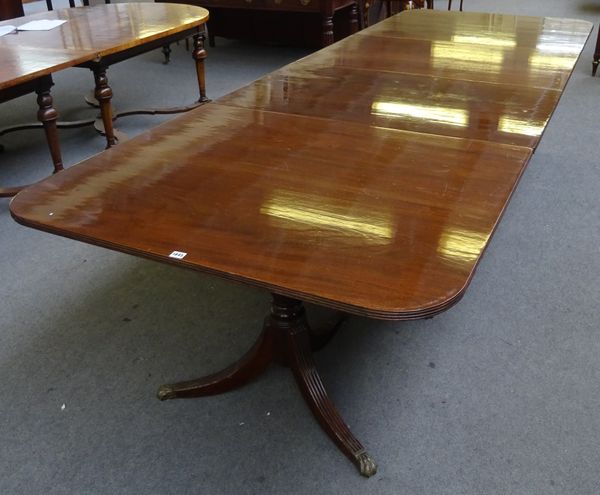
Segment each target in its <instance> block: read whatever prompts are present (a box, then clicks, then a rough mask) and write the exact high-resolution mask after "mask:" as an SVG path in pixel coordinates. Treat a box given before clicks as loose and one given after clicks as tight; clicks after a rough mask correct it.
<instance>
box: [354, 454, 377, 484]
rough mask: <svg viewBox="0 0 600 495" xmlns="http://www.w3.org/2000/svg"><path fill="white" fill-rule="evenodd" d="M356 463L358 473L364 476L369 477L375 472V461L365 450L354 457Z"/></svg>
mask: <svg viewBox="0 0 600 495" xmlns="http://www.w3.org/2000/svg"><path fill="white" fill-rule="evenodd" d="M356 465H357V467H358V470H359V471H360V474H362V475H363V476H364V477H365V478H370V477H371V476H373V475H374V474H375V473H376V472H377V464H375V461H374V460H373V459H372V458H371V456H370V455H369V454H367V453H366V452H363V453H362V454H360V455H359V456H358V457H357V458H356Z"/></svg>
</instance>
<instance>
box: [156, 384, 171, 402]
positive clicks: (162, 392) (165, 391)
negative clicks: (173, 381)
mask: <svg viewBox="0 0 600 495" xmlns="http://www.w3.org/2000/svg"><path fill="white" fill-rule="evenodd" d="M156 396H157V397H158V400H169V399H174V398H175V397H176V395H175V391H174V390H173V389H172V388H171V387H170V386H169V385H161V386H160V387H159V389H158V392H157V393H156Z"/></svg>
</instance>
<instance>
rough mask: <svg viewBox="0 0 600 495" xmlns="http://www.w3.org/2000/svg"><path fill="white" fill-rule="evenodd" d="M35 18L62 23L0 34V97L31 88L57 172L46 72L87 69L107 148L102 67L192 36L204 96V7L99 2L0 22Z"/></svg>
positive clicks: (108, 115) (0, 191)
mask: <svg viewBox="0 0 600 495" xmlns="http://www.w3.org/2000/svg"><path fill="white" fill-rule="evenodd" d="M36 19H65V20H67V22H66V23H65V24H63V25H62V26H60V27H58V28H56V29H52V30H50V31H23V32H19V33H18V34H11V35H6V36H3V37H1V38H0V103H2V102H4V101H7V100H10V99H12V98H16V97H18V96H22V95H24V94H28V93H31V92H34V91H35V92H37V94H38V104H39V107H40V109H39V112H38V119H39V120H40V122H41V123H42V124H43V127H44V129H45V131H46V136H47V138H48V145H49V147H50V152H51V156H52V161H53V163H54V171H55V172H57V171H59V170H62V168H63V165H62V159H61V156H60V145H59V141H58V133H57V131H56V120H57V117H58V114H57V112H56V110H55V109H54V108H53V104H52V97H51V95H50V88H51V87H52V85H53V82H52V74H53V73H55V72H57V71H59V70H62V69H66V68H69V67H75V66H77V67H85V68H89V69H91V70H92V71H93V73H94V80H95V96H96V99H97V100H98V102H99V104H100V110H101V116H102V121H103V124H104V130H105V134H106V140H107V146H109V147H110V146H112V145H113V144H115V142H116V140H115V136H114V130H113V124H112V121H113V115H112V110H111V104H110V101H111V98H112V89H111V88H110V86H109V84H108V79H107V77H106V70H107V68H108V66H110V65H112V64H114V63H117V62H120V61H122V60H125V59H127V58H131V57H133V56H135V55H138V54H140V53H144V52H147V51H149V50H153V49H156V48H158V47H162V46H163V45H165V44H168V43H170V42H172V41H175V40H177V39H181V38H184V37H187V36H193V37H194V40H195V41H194V50H193V52H192V55H193V57H194V60H195V61H196V71H197V77H198V87H199V93H200V95H199V101H200V102H204V101H206V89H205V80H204V59H205V57H206V52H205V50H204V47H203V42H204V24H205V23H206V21H207V19H208V11H207V10H206V9H203V8H201V7H194V6H189V5H175V4H153V3H132V4H113V5H98V6H96V7H78V8H72V9H71V8H68V9H60V10H54V11H51V12H41V13H39V14H34V15H30V16H25V17H23V18H20V19H19V22H18V23H15V22H14V21H5V22H0V26H2V25H6V24H18V25H21V24H25V23H26V22H29V21H32V20H36ZM20 128H23V127H20ZM2 133H4V132H2ZM2 133H0V134H2ZM19 189H20V187H13V188H0V196H11V195H14V194H15V193H16V191H18V190H19Z"/></svg>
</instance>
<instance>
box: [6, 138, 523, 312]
mask: <svg viewBox="0 0 600 495" xmlns="http://www.w3.org/2000/svg"><path fill="white" fill-rule="evenodd" d="M527 149H529V155H528V157H527V159H526V161H525V162H524V164H523V166H522V167H521V170H520V172H519V175H518V176H517V178H516V180H515V182H514V184H513V186H512V188H511V190H510V193H509V196H508V198H507V199H506V202H505V203H504V205H503V207H502V210H501V211H500V214H499V215H498V217H497V218H496V222H495V223H494V226H493V228H492V230H491V232H490V236H489V238H488V240H487V242H486V244H485V246H484V247H483V249H482V250H481V252H480V253H479V256H478V257H477V260H476V261H475V263H474V264H473V268H472V270H471V272H470V273H469V275H468V277H467V278H466V279H465V283H464V284H463V286H462V287H460V288H459V289H457V291H456V292H455V293H454V294H452V295H451V296H449V297H448V298H447V299H445V300H444V301H442V302H440V303H436V304H430V305H426V306H423V307H422V308H420V309H412V310H401V309H387V310H386V309H371V308H366V307H362V306H357V305H353V304H348V303H344V302H340V301H336V300H333V299H328V298H325V297H320V296H318V295H315V294H310V293H306V292H302V291H298V290H294V289H290V288H287V287H283V286H278V285H274V284H270V283H268V282H264V281H261V280H256V279H252V278H248V277H244V276H241V275H236V274H233V273H228V272H224V271H221V270H217V269H214V268H209V267H204V266H201V265H196V264H193V263H188V262H186V261H184V260H174V259H172V258H168V257H165V256H162V255H158V254H155V253H151V252H147V251H141V250H136V249H132V248H127V247H124V246H121V245H118V244H114V243H112V242H109V241H102V240H97V239H94V238H90V237H88V236H85V235H76V234H73V233H70V232H68V231H64V230H62V229H53V228H51V227H49V226H47V225H43V224H39V223H37V222H35V221H30V220H28V219H26V218H24V217H21V216H19V215H18V214H17V213H16V212H15V211H14V209H13V202H14V201H15V199H16V198H18V197H19V194H21V193H19V194H17V195H16V196H15V197H13V198H12V199H11V202H10V203H9V210H10V214H11V216H12V217H13V219H14V220H15V221H16V222H17V223H19V224H21V225H24V226H26V227H30V228H34V229H36V230H41V231H44V232H48V233H50V234H55V235H59V236H61V237H67V238H69V239H73V240H75V241H79V242H85V243H87V244H91V245H95V246H99V247H103V248H107V249H110V250H112V251H119V252H122V253H125V254H130V255H133V256H136V257H138V258H146V259H149V260H153V261H158V262H161V263H165V264H169V265H173V266H178V267H181V268H187V269H189V270H194V271H198V272H201V273H206V274H210V275H214V276H217V277H220V278H224V279H226V280H231V281H234V282H238V283H241V284H244V285H251V286H254V287H260V288H263V289H267V290H268V291H270V292H274V293H276V294H280V295H283V296H288V297H292V298H295V299H299V300H301V301H304V302H308V303H313V304H317V305H319V306H325V307H328V308H332V309H335V310H339V311H344V312H346V313H350V314H353V315H357V316H366V317H369V318H375V319H378V320H394V321H400V320H417V319H422V318H431V317H433V316H435V315H437V314H440V313H442V312H444V311H446V310H448V309H450V308H451V307H452V306H454V305H455V304H456V303H458V302H459V301H460V300H461V299H462V297H463V296H464V294H465V292H466V290H467V288H468V287H469V285H470V283H471V280H472V279H473V276H474V275H475V272H476V270H477V267H478V266H479V263H480V261H481V259H482V257H483V255H484V254H485V252H486V250H487V248H488V246H489V244H490V242H491V240H492V238H493V236H494V233H495V232H496V229H497V228H498V225H499V224H500V221H501V220H502V217H503V216H504V212H505V211H506V208H507V207H508V205H509V203H510V200H511V199H512V196H513V194H514V192H515V190H516V189H517V187H518V185H519V182H520V180H521V177H522V176H523V173H524V172H525V170H526V169H527V166H528V164H529V161H530V159H531V156H532V154H533V150H531V148H527Z"/></svg>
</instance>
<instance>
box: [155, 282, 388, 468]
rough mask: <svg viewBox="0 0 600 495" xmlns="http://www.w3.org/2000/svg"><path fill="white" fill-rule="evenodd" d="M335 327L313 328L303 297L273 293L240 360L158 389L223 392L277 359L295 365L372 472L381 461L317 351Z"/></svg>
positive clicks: (325, 417)
mask: <svg viewBox="0 0 600 495" xmlns="http://www.w3.org/2000/svg"><path fill="white" fill-rule="evenodd" d="M332 335H333V332H332V331H331V332H327V333H316V332H313V331H312V330H311V329H310V326H309V324H308V321H307V319H306V312H305V309H304V306H303V304H302V301H298V300H296V299H291V298H289V297H284V296H280V295H277V294H273V303H272V306H271V314H270V315H269V316H267V318H266V319H265V323H264V327H263V331H262V333H261V334H260V337H259V338H258V340H257V341H256V343H255V344H254V345H253V346H252V348H251V349H250V350H249V351H248V352H247V353H246V354H245V355H244V356H243V357H242V358H241V359H240V360H239V361H237V362H236V363H234V364H232V365H231V366H229V367H228V368H226V369H224V370H223V371H220V372H218V373H215V374H212V375H209V376H206V377H204V378H200V379H197V380H190V381H186V382H180V383H175V384H169V385H162V386H161V387H160V388H159V390H158V398H159V399H160V400H167V399H176V398H189V397H201V396H205V395H213V394H220V393H223V392H227V391H229V390H232V389H234V388H237V387H241V386H242V385H245V384H246V383H248V382H250V381H251V380H253V379H254V378H256V377H257V376H258V375H259V374H261V373H262V372H263V371H264V370H265V369H266V368H267V367H268V366H269V364H270V363H272V362H277V363H280V364H283V365H286V366H288V367H290V368H291V370H292V372H293V373H294V377H295V378H296V382H297V384H298V386H299V387H300V390H301V392H302V395H303V396H304V399H305V401H306V402H307V404H308V406H309V407H310V409H311V410H312V412H313V414H314V416H315V418H316V419H317V421H318V422H319V423H320V425H321V427H322V428H323V430H325V432H326V433H327V434H328V435H329V437H330V438H331V439H332V440H333V441H334V442H335V444H336V445H337V446H338V448H339V449H340V450H341V451H342V452H343V453H344V455H346V456H347V457H348V458H349V459H350V460H351V461H352V462H353V463H354V464H355V465H356V467H357V468H358V470H359V471H360V474H362V475H363V476H366V477H369V476H372V475H374V474H375V473H376V472H377V466H376V464H375V462H373V459H371V456H369V454H368V453H367V452H366V451H365V449H364V447H363V446H362V444H361V443H360V442H359V441H358V440H357V439H356V437H355V436H354V435H353V434H352V432H351V431H350V429H349V428H348V426H347V425H346V423H345V422H344V420H343V419H342V417H341V416H340V413H339V412H338V411H337V409H336V407H335V405H334V404H333V402H332V401H331V399H330V398H329V396H328V395H327V392H326V391H325V387H324V385H323V382H322V381H321V377H320V376H319V373H318V372H317V369H316V367H315V363H314V360H313V357H312V350H313V349H316V348H320V347H322V346H323V345H325V344H326V343H327V342H328V341H329V339H330V338H331V336H332Z"/></svg>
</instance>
